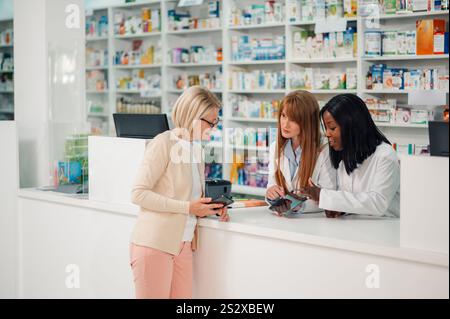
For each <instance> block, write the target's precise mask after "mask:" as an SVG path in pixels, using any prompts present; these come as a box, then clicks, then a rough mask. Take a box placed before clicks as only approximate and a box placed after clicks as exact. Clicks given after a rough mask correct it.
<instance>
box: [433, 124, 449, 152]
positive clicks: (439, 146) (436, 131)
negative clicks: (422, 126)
mask: <svg viewBox="0 0 450 319" xmlns="http://www.w3.org/2000/svg"><path fill="white" fill-rule="evenodd" d="M448 125H449V124H448V122H444V121H430V122H429V124H428V131H429V135H430V154H431V156H444V157H448V156H449V155H448V132H449V131H448Z"/></svg>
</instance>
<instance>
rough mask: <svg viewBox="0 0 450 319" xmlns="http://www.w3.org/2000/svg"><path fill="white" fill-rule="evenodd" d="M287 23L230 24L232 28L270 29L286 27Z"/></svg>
mask: <svg viewBox="0 0 450 319" xmlns="http://www.w3.org/2000/svg"><path fill="white" fill-rule="evenodd" d="M285 26H286V24H285V23H266V24H254V25H237V26H229V27H228V29H230V30H252V29H269V28H281V27H283V28H284V27H285Z"/></svg>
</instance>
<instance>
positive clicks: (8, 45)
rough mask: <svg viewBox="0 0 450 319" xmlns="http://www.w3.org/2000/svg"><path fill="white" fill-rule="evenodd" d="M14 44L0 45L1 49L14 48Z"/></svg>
mask: <svg viewBox="0 0 450 319" xmlns="http://www.w3.org/2000/svg"><path fill="white" fill-rule="evenodd" d="M12 47H13V45H12V44H0V48H12Z"/></svg>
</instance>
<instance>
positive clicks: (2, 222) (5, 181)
mask: <svg viewBox="0 0 450 319" xmlns="http://www.w3.org/2000/svg"><path fill="white" fill-rule="evenodd" d="M0 149H1V150H2V160H1V165H0V176H1V177H0V260H1V262H0V299H4V298H7V299H11V298H12V299H14V298H17V296H18V290H17V288H18V285H17V273H18V271H17V257H18V254H17V188H18V184H19V169H18V163H17V161H18V152H17V130H16V124H15V123H14V122H13V121H0Z"/></svg>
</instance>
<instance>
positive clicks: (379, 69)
mask: <svg viewBox="0 0 450 319" xmlns="http://www.w3.org/2000/svg"><path fill="white" fill-rule="evenodd" d="M371 69H372V83H373V88H374V89H375V90H376V89H380V88H382V87H383V72H384V70H385V69H386V64H374V65H372V67H371Z"/></svg>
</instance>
